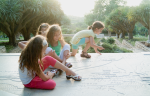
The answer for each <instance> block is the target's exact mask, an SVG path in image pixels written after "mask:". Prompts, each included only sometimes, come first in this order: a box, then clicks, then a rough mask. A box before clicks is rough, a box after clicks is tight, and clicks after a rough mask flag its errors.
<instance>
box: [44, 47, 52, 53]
mask: <svg viewBox="0 0 150 96" xmlns="http://www.w3.org/2000/svg"><path fill="white" fill-rule="evenodd" d="M51 50H53V49H52V48H50V47H47V48H46V50H45V54H48V53H49V52H50V51H51Z"/></svg>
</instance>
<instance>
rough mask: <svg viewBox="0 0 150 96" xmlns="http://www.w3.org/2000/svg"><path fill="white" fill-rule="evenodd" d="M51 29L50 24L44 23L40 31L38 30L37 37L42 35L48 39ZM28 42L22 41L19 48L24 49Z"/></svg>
mask: <svg viewBox="0 0 150 96" xmlns="http://www.w3.org/2000/svg"><path fill="white" fill-rule="evenodd" d="M48 28H49V24H48V23H42V24H41V25H40V26H39V28H38V30H37V33H36V34H37V35H42V36H45V37H46V34H47V31H46V30H47V29H48ZM27 42H28V41H21V42H19V43H18V46H19V47H20V48H21V49H24V46H25V44H26V43H27Z"/></svg>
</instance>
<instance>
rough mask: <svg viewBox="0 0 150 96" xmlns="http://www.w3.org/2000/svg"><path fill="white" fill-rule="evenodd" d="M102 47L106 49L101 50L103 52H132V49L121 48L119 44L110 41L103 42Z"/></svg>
mask: <svg viewBox="0 0 150 96" xmlns="http://www.w3.org/2000/svg"><path fill="white" fill-rule="evenodd" d="M102 47H103V48H105V50H100V52H102V53H132V51H131V50H127V49H124V48H119V47H118V46H116V45H114V44H109V43H104V44H102Z"/></svg>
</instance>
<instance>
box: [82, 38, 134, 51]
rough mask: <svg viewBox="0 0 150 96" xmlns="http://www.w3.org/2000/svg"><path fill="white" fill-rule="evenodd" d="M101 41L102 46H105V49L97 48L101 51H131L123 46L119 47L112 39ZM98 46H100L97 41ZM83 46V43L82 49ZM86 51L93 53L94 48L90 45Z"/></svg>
mask: <svg viewBox="0 0 150 96" xmlns="http://www.w3.org/2000/svg"><path fill="white" fill-rule="evenodd" d="M100 41H101V42H102V47H103V48H105V50H99V51H100V52H101V53H131V52H132V51H131V50H127V49H124V48H120V47H118V46H116V45H115V44H114V42H115V41H114V39H113V38H109V39H107V40H106V39H105V38H103V39H101V40H100ZM97 45H98V46H100V44H99V42H98V43H97ZM84 48H85V45H83V46H82V49H84ZM87 52H88V53H95V50H94V49H93V48H92V47H90V48H89V49H88V51H87Z"/></svg>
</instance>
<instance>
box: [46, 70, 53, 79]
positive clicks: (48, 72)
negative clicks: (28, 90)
mask: <svg viewBox="0 0 150 96" xmlns="http://www.w3.org/2000/svg"><path fill="white" fill-rule="evenodd" d="M46 74H47V75H48V76H49V78H50V79H52V78H53V76H54V73H51V72H50V71H47V73H46Z"/></svg>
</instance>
